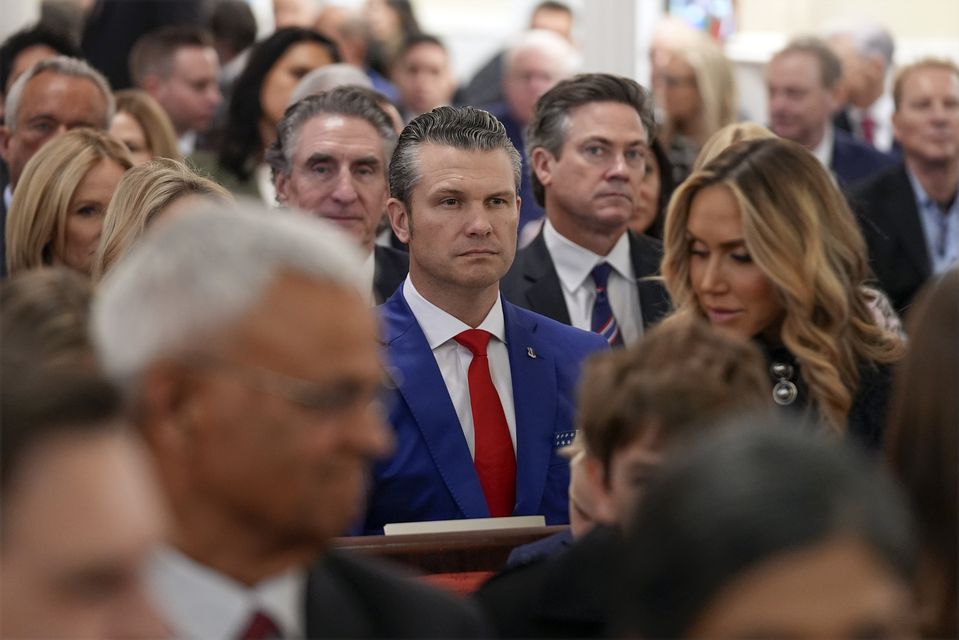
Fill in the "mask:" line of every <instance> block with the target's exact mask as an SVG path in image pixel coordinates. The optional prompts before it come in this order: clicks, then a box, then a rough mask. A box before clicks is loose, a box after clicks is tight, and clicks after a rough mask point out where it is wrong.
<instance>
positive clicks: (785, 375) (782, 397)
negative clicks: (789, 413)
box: [769, 362, 799, 407]
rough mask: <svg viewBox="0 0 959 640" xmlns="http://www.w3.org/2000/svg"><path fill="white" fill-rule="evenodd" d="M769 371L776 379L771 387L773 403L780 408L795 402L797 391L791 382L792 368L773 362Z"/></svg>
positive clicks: (783, 363)
mask: <svg viewBox="0 0 959 640" xmlns="http://www.w3.org/2000/svg"><path fill="white" fill-rule="evenodd" d="M769 371H770V372H771V373H772V374H773V376H774V377H775V378H776V379H777V382H776V384H775V385H774V386H773V401H774V402H775V403H776V404H778V405H780V406H783V407H785V406H787V405H790V404H792V403H793V402H795V401H796V397H797V396H798V395H799V389H797V388H796V385H795V384H794V383H793V382H792V380H791V378H792V377H793V367H792V365H791V364H787V363H785V362H774V363H773V364H772V366H771V367H769Z"/></svg>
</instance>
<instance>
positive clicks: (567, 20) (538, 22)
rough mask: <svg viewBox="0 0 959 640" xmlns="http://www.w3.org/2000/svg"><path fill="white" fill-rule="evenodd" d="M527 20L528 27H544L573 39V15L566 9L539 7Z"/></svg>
mask: <svg viewBox="0 0 959 640" xmlns="http://www.w3.org/2000/svg"><path fill="white" fill-rule="evenodd" d="M529 22H530V24H529V28H530V29H546V30H547V31H552V32H554V33H558V34H559V35H561V36H563V37H564V38H566V39H567V40H569V41H570V42H572V41H573V15H572V14H571V13H569V12H567V11H557V10H555V9H540V10H539V11H537V12H536V13H534V14H533V17H532V18H531V19H530V21H529Z"/></svg>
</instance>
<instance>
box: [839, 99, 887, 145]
mask: <svg viewBox="0 0 959 640" xmlns="http://www.w3.org/2000/svg"><path fill="white" fill-rule="evenodd" d="M895 110H896V107H895V104H894V103H893V100H892V94H891V93H883V94H882V95H881V96H879V98H878V99H877V100H876V101H875V102H873V103H872V104H871V105H869V107H868V108H866V109H860V108H859V107H853V106H850V107H849V110H848V111H847V114H848V115H849V123H850V124H851V125H852V130H853V131H856V132H857V135H859V136H860V137H862V120H863V117H864V116H865V114H866V113H867V112H868V113H869V115H870V116H872V120H873V122H874V123H875V126H874V127H873V130H872V144H873V146H874V147H875V148H876V149H878V150H879V151H882V152H884V153H889V152H890V151H891V150H892V143H893V141H894V138H893V131H892V114H893V112H894V111H895Z"/></svg>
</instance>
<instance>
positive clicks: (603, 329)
mask: <svg viewBox="0 0 959 640" xmlns="http://www.w3.org/2000/svg"><path fill="white" fill-rule="evenodd" d="M612 270H613V267H612V265H610V264H609V263H608V262H600V263H599V264H598V265H596V266H595V267H593V272H592V276H593V282H594V283H596V301H595V302H594V303H593V319H592V324H591V325H590V328H591V329H592V331H593V333H598V334H599V335H601V336H603V337H604V338H606V342H608V343H609V346H611V347H621V346H623V335H622V334H621V333H620V331H619V324H618V323H617V322H616V316H614V315H613V307H612V306H610V304H609V296H608V295H607V293H606V285H607V283H608V282H609V273H610V271H612Z"/></svg>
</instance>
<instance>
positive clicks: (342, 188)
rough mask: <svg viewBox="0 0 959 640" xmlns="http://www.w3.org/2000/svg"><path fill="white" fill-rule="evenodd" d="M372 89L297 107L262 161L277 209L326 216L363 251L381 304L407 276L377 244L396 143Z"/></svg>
mask: <svg viewBox="0 0 959 640" xmlns="http://www.w3.org/2000/svg"><path fill="white" fill-rule="evenodd" d="M373 95H374V94H372V93H371V92H370V90H369V89H366V88H363V87H353V86H346V87H338V88H336V89H333V90H332V91H327V92H325V93H321V94H319V95H314V96H308V97H306V98H304V99H303V100H300V101H299V102H297V103H295V104H294V105H293V106H291V107H290V108H289V109H287V110H286V113H285V114H284V116H283V119H282V120H281V121H280V123H279V124H278V125H277V136H276V140H275V141H274V142H273V144H272V145H270V148H269V149H268V150H267V154H266V159H267V162H268V163H269V164H270V167H271V169H272V171H273V184H274V186H275V187H276V197H277V200H278V201H279V202H280V203H281V204H285V205H287V206H289V207H291V208H294V209H298V210H301V211H304V212H306V213H309V214H311V215H313V216H315V217H318V218H325V219H327V220H329V221H330V222H332V223H334V224H336V225H338V226H339V227H341V228H342V229H343V230H344V231H346V232H347V233H349V234H350V236H352V237H353V239H354V240H355V241H356V244H357V245H358V246H359V247H360V249H361V251H362V252H363V256H364V260H363V265H362V267H361V274H362V280H363V287H364V291H366V292H370V294H371V295H370V299H371V300H374V301H375V302H383V301H384V300H386V299H387V298H389V297H390V296H391V295H392V294H393V292H394V291H396V288H397V287H398V286H399V285H400V283H401V282H402V281H403V278H404V277H406V272H407V270H408V268H409V261H408V259H407V256H406V254H405V253H403V252H402V251H397V250H396V249H392V248H389V247H383V246H380V245H377V244H375V242H374V241H375V239H376V230H377V226H378V225H379V223H380V220H381V219H382V218H383V214H384V212H385V210H386V198H387V195H388V194H387V189H386V171H387V166H388V164H389V162H388V158H389V157H390V154H391V153H392V151H393V146H394V145H395V144H396V133H395V131H394V129H393V124H392V122H391V121H390V117H389V116H388V115H387V114H386V112H385V111H383V109H382V108H381V107H380V106H379V105H378V104H377V103H376V101H375V99H374V98H373Z"/></svg>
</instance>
